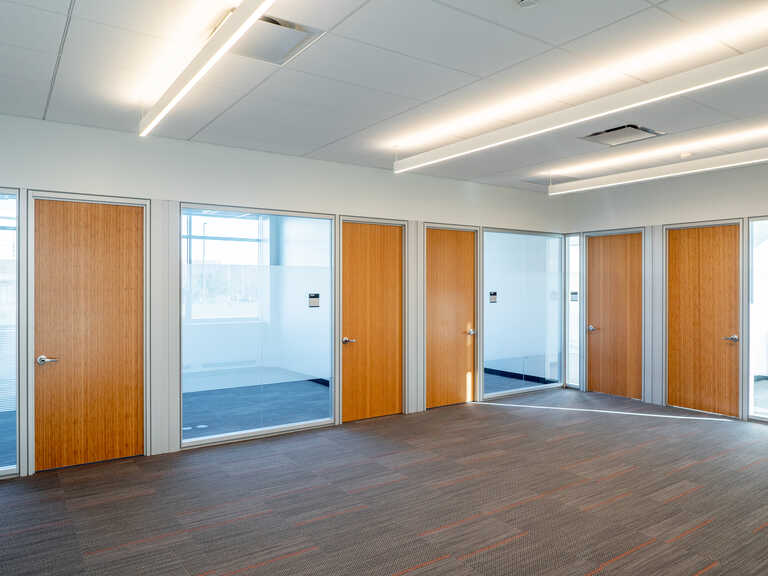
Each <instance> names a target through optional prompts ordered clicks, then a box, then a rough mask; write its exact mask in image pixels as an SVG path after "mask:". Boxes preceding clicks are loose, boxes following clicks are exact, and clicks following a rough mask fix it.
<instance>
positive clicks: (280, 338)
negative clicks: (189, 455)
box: [181, 209, 333, 440]
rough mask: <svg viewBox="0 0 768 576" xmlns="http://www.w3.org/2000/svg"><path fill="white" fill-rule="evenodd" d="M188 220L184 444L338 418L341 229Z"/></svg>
mask: <svg viewBox="0 0 768 576" xmlns="http://www.w3.org/2000/svg"><path fill="white" fill-rule="evenodd" d="M181 220H182V222H181V230H182V243H181V257H182V304H181V305H182V438H183V439H184V440H191V439H195V438H200V437H204V436H216V435H220V434H230V433H235V432H242V431H247V430H256V429H259V428H265V427H271V426H280V425H285V424H295V423H299V422H305V421H310V420H319V419H324V418H331V416H332V413H333V412H332V387H331V384H332V373H333V364H332V329H333V309H332V304H333V292H332V288H333V285H332V266H331V263H332V241H333V240H332V234H333V228H332V221H331V220H328V219H320V218H304V217H295V216H276V215H268V214H255V213H250V212H234V211H233V212H229V211H212V210H197V209H184V210H183V211H182V216H181ZM315 295H316V296H317V298H314V297H313V296H315ZM315 304H316V305H315Z"/></svg>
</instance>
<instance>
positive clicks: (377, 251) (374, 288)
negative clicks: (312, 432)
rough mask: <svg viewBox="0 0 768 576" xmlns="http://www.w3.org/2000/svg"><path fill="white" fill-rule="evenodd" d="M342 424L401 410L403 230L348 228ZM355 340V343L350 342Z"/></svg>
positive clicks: (345, 229) (351, 225)
mask: <svg viewBox="0 0 768 576" xmlns="http://www.w3.org/2000/svg"><path fill="white" fill-rule="evenodd" d="M342 286H343V288H342V292H343V293H342V310H343V314H342V316H343V323H342V324H343V328H342V335H343V336H344V337H346V338H349V339H350V342H348V343H346V344H343V345H342V419H343V421H344V422H349V421H352V420H361V419H363V418H374V417H377V416H384V415H387V414H399V413H400V412H402V410H403V228H402V227H401V226H388V225H382V224H365V223H357V222H344V224H343V229H342ZM351 340H354V342H352V341H351Z"/></svg>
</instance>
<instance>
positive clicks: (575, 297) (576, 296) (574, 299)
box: [571, 292, 579, 302]
mask: <svg viewBox="0 0 768 576" xmlns="http://www.w3.org/2000/svg"><path fill="white" fill-rule="evenodd" d="M578 301H579V293H578V292H571V302H578Z"/></svg>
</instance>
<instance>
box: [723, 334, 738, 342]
mask: <svg viewBox="0 0 768 576" xmlns="http://www.w3.org/2000/svg"><path fill="white" fill-rule="evenodd" d="M723 340H727V341H728V342H738V341H739V335H738V334H733V335H732V336H723Z"/></svg>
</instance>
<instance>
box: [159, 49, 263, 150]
mask: <svg viewBox="0 0 768 576" xmlns="http://www.w3.org/2000/svg"><path fill="white" fill-rule="evenodd" d="M277 69H278V66H276V65H275V64H270V63H268V62H262V61H260V60H253V59H251V58H246V57H244V56H239V55H237V54H227V55H226V56H224V57H223V58H222V59H221V60H220V61H219V62H218V63H217V64H216V66H215V67H214V68H213V69H212V70H211V71H210V72H209V73H208V74H207V75H206V76H205V77H204V78H203V79H202V80H201V81H200V83H199V84H197V86H195V87H194V88H193V89H192V91H191V92H190V93H189V94H187V95H186V96H185V97H184V99H183V100H182V101H181V102H180V103H179V104H178V105H177V106H176V107H175V108H174V109H173V110H172V111H171V113H170V114H169V115H168V116H166V118H165V119H164V120H163V121H162V122H161V123H160V124H159V125H158V126H157V128H155V130H154V131H153V134H154V135H155V136H165V137H168V138H181V139H184V140H186V139H189V138H191V137H192V136H194V135H195V134H196V133H197V132H198V131H199V130H200V129H201V128H203V127H204V126H205V125H206V124H207V123H208V122H210V121H211V120H213V119H214V118H215V117H216V116H217V115H218V114H220V113H222V112H224V111H225V110H226V109H227V108H229V107H230V106H231V105H232V104H234V103H235V102H237V101H238V100H239V99H240V98H242V97H243V96H245V94H247V93H248V92H249V91H250V90H251V89H253V88H254V87H255V86H256V85H257V84H259V82H262V81H263V80H264V79H265V78H267V77H268V76H269V75H270V74H272V73H273V72H275V71H276V70H277Z"/></svg>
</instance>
